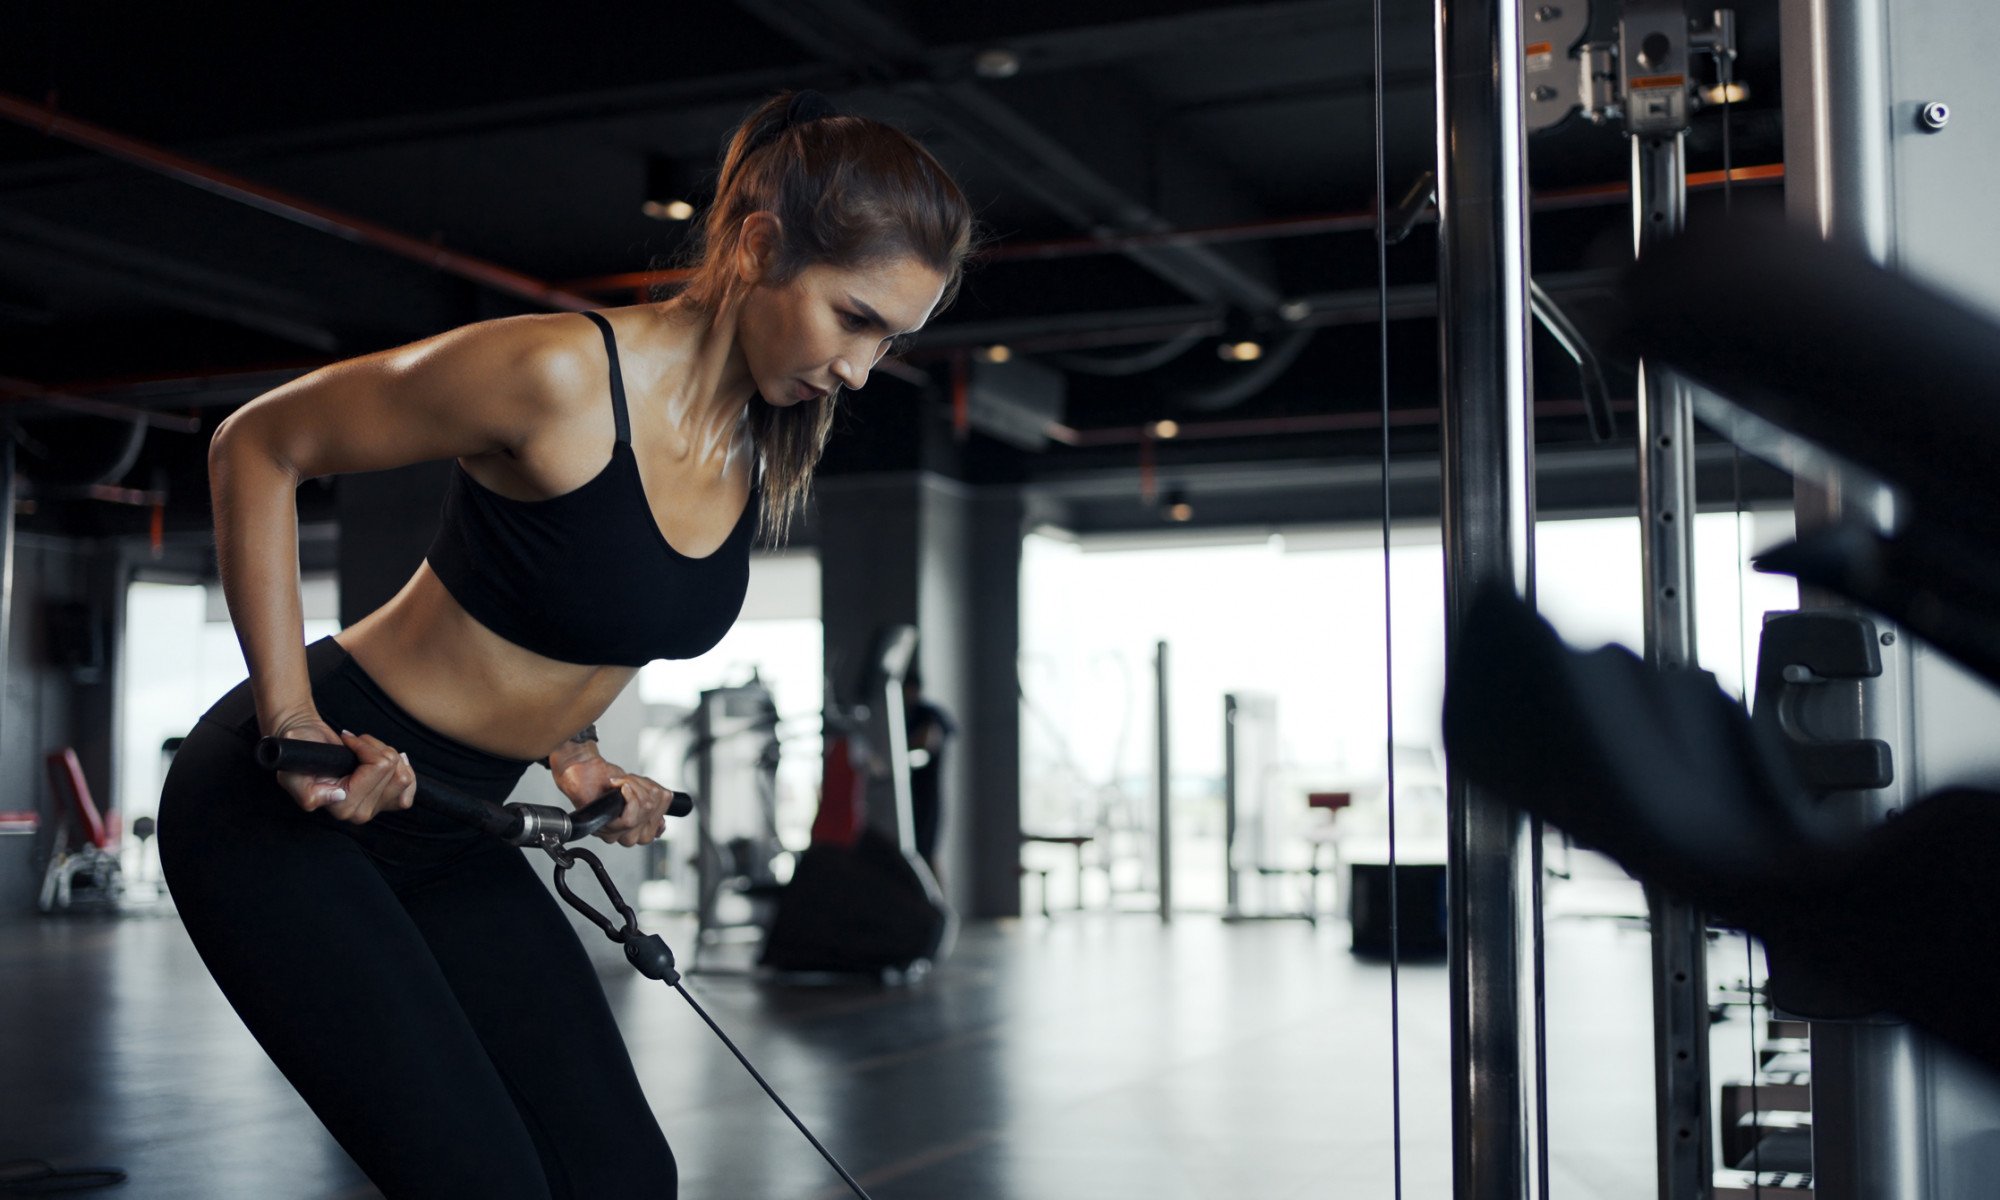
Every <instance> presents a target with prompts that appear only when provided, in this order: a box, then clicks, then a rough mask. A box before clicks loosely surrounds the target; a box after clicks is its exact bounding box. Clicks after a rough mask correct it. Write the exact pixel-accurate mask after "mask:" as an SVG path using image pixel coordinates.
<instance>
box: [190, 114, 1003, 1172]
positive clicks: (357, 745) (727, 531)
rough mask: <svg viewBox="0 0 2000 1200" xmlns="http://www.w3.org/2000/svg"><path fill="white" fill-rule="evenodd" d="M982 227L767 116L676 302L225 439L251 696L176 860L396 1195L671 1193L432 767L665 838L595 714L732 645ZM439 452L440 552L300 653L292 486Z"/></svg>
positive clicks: (480, 352)
mask: <svg viewBox="0 0 2000 1200" xmlns="http://www.w3.org/2000/svg"><path fill="white" fill-rule="evenodd" d="M970 232H971V218H970V213H969V210H968V208H967V206H966V203H965V200H964V197H963V196H962V195H961V194H960V193H959V190H958V188H957V186H956V185H955V184H954V183H953V182H952V181H951V179H950V177H949V176H948V175H947V174H946V173H945V171H944V169H943V168H942V167H940V166H939V165H938V163H937V161H936V160H935V159H933V158H932V157H931V156H930V154H929V153H928V152H926V151H925V150H924V149H923V148H922V147H921V146H919V145H918V144H917V143H916V142H914V141H913V140H911V139H910V138H909V137H908V136H907V135H904V134H903V133H901V132H899V131H897V130H895V129H893V128H890V127H888V126H886V125H882V124H880V123H877V122H873V121H868V120H864V119H861V118H856V117H847V116H840V115H837V114H835V113H834V112H833V111H832V109H831V107H830V106H829V105H827V104H826V102H825V100H824V99H822V98H820V97H818V96H817V95H816V94H814V93H810V92H808V93H800V94H798V95H781V96H778V97H776V98H774V99H772V100H770V101H769V102H767V103H766V104H764V105H763V106H762V107H761V108H759V109H758V110H757V111H756V112H755V113H753V114H752V115H751V116H750V117H749V118H748V119H747V120H746V121H745V122H744V124H743V126H742V127H741V128H739V129H738V130H737V132H736V134H735V136H734V137H733V138H732V140H731V142H730V145H729V148H728V151H727V152H726V154H725V157H724V160H723V165H722V170H721V174H720V177H719V179H718V182H717V188H716V200H715V203H714V205H713V207H712V209H711V211H710V213H709V214H708V216H707V218H706V220H705V224H704V228H703V242H702V254H701V257H700V259H699V261H698V264H697V266H696V268H695V271H694V274H693V277H692V279H691V280H690V282H689V284H688V286H687V288H686V289H685V290H684V291H683V292H682V293H681V294H680V295H679V296H678V297H676V298H675V299H674V300H672V301H670V302H668V303H665V304H661V305H640V306H635V307H631V308H624V309H617V310H612V311H609V312H606V313H602V314H597V313H591V314H582V315H578V314H567V313H566V314H556V315H546V316H539V315H538V316H525V317H514V318H509V319H506V320H500V321H492V322H486V323H483V324H478V325H473V326H468V327H466V328H463V329H458V330H454V331H452V332H449V333H445V334H441V335H439V336H437V337H434V338H431V339H429V340H427V341H423V342H419V343H417V344H415V345H413V346H407V347H404V348H402V349H398V350H391V351H386V352H383V353H380V354H374V355H369V356H366V357H363V358H358V359H354V360H352V361H349V362H344V363H339V364H336V365H334V366H331V367H328V368H326V369H324V370H320V371H316V372H314V373H312V374H310V375H307V376H305V377H304V378H301V379H299V380H297V381H295V382H293V383H290V384H287V385H285V386H284V387H281V388H278V389H277V390H275V391H272V392H270V393H268V394H266V395H264V396H262V397H259V398H258V399H257V400H256V401H254V402H252V403H250V404H248V405H246V406H245V407H244V408H243V409H242V410H241V411H239V412H237V413H236V414H234V415H233V416H231V417H230V418H229V419H228V420H227V421H225V422H224V423H223V424H222V426H221V427H220V428H219V429H217V430H216V434H215V439H214V442H213V445H212V447H211V449H210V453H209V461H210V472H211V486H212V490H213V494H214V503H215V521H216V544H217V550H218V556H219V560H220V566H221V574H222V580H223V587H224V591H225V593H226V594H227V596H228V600H229V610H230V616H231V619H232V620H233V622H234V623H235V626H236V631H237V635H238V638H239V640H240V641H241V643H242V646H243V652H244V657H245V659H246V661H247V662H248V664H249V668H250V677H249V679H248V680H247V681H246V682H245V683H244V684H243V685H241V686H239V687H238V688H237V689H236V690H235V691H233V692H231V693H230V694H229V695H227V696H225V697H223V699H222V700H220V701H219V702H217V704H216V705H215V707H214V708H212V709H210V710H209V712H208V713H207V714H206V715H204V716H203V717H202V719H201V721H200V722H199V723H198V724H197V725H196V727H195V730H194V731H193V733H192V734H191V735H190V736H189V738H188V739H187V741H186V743H185V744H184V745H183V746H182V748H181V750H180V752H179V754H178V755H177V756H176V758H175V761H174V765H173V769H172V771H171V772H170V773H169V776H168V779H167V783H166V787H165V792H164V795H163V797H162V800H161V806H160V849H161V855H162V859H163V861H164V863H165V867H166V873H167V877H168V880H169V882H170V883H171V885H172V889H173V894H174V898H175V901H176V903H177V905H178V907H179V909H180V911H181V914H182V917H183V918H184V920H185V922H186V925H187V928H188V932H189V935H190V936H191V938H192V939H193V941H194V943H195V946H196V948H197V949H198V950H199V951H200V952H201V955H202V958H203V960H204V962H206V963H207V965H208V967H209V970H210V971H211V973H213V974H214V976H215V979H216V982H217V983H218V984H219V985H221V987H222V990H223V992H224V994H225V995H227V996H228V997H229V1000H230V1003H231V1004H233V1005H234V1006H235V1008H236V1010H237V1012H238V1013H239V1014H240V1015H241V1016H242V1018H243V1020H244V1023H245V1024H246V1025H248V1026H249V1028H250V1030H251V1032H252V1033H253V1034H255V1035H256V1037H257V1039H258V1041H259V1042H260V1043H261V1044H262V1045H263V1046H264V1048H265V1050H266V1051H267V1052H268V1053H269V1054H270V1056H271V1058H272V1059H273V1061H275V1062H276V1063H277V1065H278V1066H279V1068H280V1069H281V1070H283V1071H284V1073H285V1075H286V1077H287V1078H288V1079H290V1080H291V1081H292V1083H293V1085H294V1086H295V1087H297V1088H298V1090H299V1092H300V1094H301V1095H302V1096H303V1097H304V1098H305V1100H306V1102H307V1103H308V1104H310V1105H311V1106H312V1108H313V1110H314V1112H316V1113H317V1114H318V1115H319V1117H320V1119H321V1120H322V1121H324V1122H325V1123H326V1125H327V1127H328V1129H329V1130H331V1131H332V1133H333V1134H334V1136H335V1137H336V1138H337V1139H339V1141H340V1143H341V1145H342V1146H343V1147H345V1148H346V1150H347V1151H348V1152H349V1153H350V1154H351V1155H352V1156H353V1158H354V1159H355V1161H356V1162H357V1163H359V1164H360V1166H361V1167H362V1169H363V1170H364V1171H366V1172H367V1173H368V1175H369V1177H370V1178H371V1179H373V1180H374V1181H375V1183H376V1185H377V1186H378V1187H379V1188H381V1190H382V1191H383V1192H384V1193H385V1194H386V1195H388V1196H391V1197H396V1196H415V1197H436V1196H446V1195H464V1196H481V1197H489V1198H491V1197H517V1196H518V1197H530V1196H532V1197H550V1196H577V1197H591V1198H592V1200H603V1198H609V1197H619V1196H638V1195H645V1196H662V1195H666V1196H671V1195H673V1194H674V1192H675V1186H676V1184H675V1168H674V1159H673V1155H672V1153H671V1151H670V1150H669V1149H668V1147H667V1143H666V1140H665V1138H664V1137H663V1136H662V1135H661V1133H660V1130H659V1127H658V1125H657V1123H656V1122H655V1121H654V1119H653V1117H652V1114H651V1112H650V1110H649V1109H648V1107H647V1105H646V1101H645V1097H644V1095H643V1094H642V1093H641V1091H640V1087H639V1083H638V1079H637V1077H636V1075H635V1074H634V1072H633V1068H632V1064H631V1061H630V1057H629V1055H628V1054H627V1053H626V1050H625V1046H624V1043H623V1041H622V1040H621V1039H620V1037H619V1034H618V1030H617V1027H616V1026H615V1024H614V1023H613V1021H612V1017H611V1012H610V1008H609V1006H608V1004H607V1003H606V1001H605V998H604V995H603V992H602V990H601V988H600V987H599V985H598V983H597V980H596V977H595V974H594V973H593V971H592V969H591V966H590V963H589V961H588V959H587V958H586V957H585V955H584V953H583V950H582V947H581V946H580V945H579V943H578V942H577V940H576V937H575V935H574V933H573V932H572V929H571V927H570V925H569V922H568V920H567V919H566V918H565V917H564V916H563V914H562V913H561V911H560V910H559V909H558V908H557V907H556V905H555V904H554V903H553V901H552V900H551V898H550V896H549V894H548V892H547V890H546V889H545V888H544V887H543V886H542V884H541V882H540V881H539V879H538V878H536V876H535V875H534V873H533V871H532V870H531V868H530V867H529V865H528V863H527V862H526V860H525V859H524V858H523V857H522V855H521V854H520V852H519V851H517V850H514V849H512V848H510V847H507V846H505V845H503V844H501V843H499V842H497V841H495V840H494V839H490V838H486V837H484V836H483V835H479V834H475V833H472V832H470V831H468V830H466V829H464V828H462V827H458V826H455V825H453V823H452V822H450V821H449V820H447V819H444V818H440V817H438V816H436V815H434V814H431V813H429V812H426V811H423V810H412V808H411V802H412V798H413V796H414V792H415V779H416V776H415V773H414V770H413V768H412V762H413V761H414V762H415V764H416V765H417V768H420V769H421V770H422V771H423V772H424V774H425V775H426V776H427V777H431V778H435V779H437V780H438V781H440V782H442V783H446V784H450V785H453V786H456V787H458V788H460V789H461V790H464V791H469V792H472V793H474V794H476V795H482V796H485V797H488V798H490V799H493V800H496V801H497V800H504V799H505V798H506V796H507V795H508V793H509V792H511V791H512V789H513V787H514V785H515V783H516V782H517V781H518V780H519V778H520V776H521V774H522V773H523V772H524V771H525V770H526V769H527V767H528V766H529V764H530V763H533V762H541V763H544V764H545V765H546V766H547V767H548V768H549V769H550V770H551V771H552V772H553V774H554V778H555V781H556V784H557V786H558V787H560V788H561V790H562V792H563V794H564V795H565V796H567V797H568V798H569V800H570V801H571V803H572V804H575V805H577V806H582V805H584V804H587V803H589V802H590V801H592V800H594V799H596V798H597V797H598V796H600V795H602V794H603V793H604V792H605V791H607V790H610V789H614V788H615V789H617V790H618V791H619V792H621V793H622V794H623V796H624V798H625V808H624V811H623V813H622V815H621V816H620V817H619V818H618V820H617V821H615V822H614V823H612V824H611V825H609V826H607V827H606V829H605V831H604V832H603V834H602V835H601V836H603V837H605V838H606V839H607V840H615V841H616V842H618V843H619V844H620V845H625V846H636V845H643V844H645V843H647V842H650V841H651V840H653V839H654V838H655V837H657V836H659V834H660V832H661V831H662V829H663V827H664V824H665V818H664V813H665V809H666V805H667V803H668V800H669V799H670V795H671V793H669V792H668V790H667V789H665V788H663V787H662V786H661V785H660V784H658V783H655V782H654V781H652V780H650V779H646V778H643V777H641V776H638V775H633V774H630V773H628V772H626V771H624V770H623V769H621V768H620V767H618V766H617V765H616V764H614V763H612V762H610V761H608V760H606V759H605V758H603V757H602V756H601V755H600V754H599V753H598V748H597V744H596V735H595V733H594V730H593V728H592V723H593V722H594V721H595V720H596V718H597V717H598V715H599V714H601V713H602V712H603V711H604V710H605V709H606V708H607V707H608V706H609V705H610V704H611V702H612V700H613V699H614V698H615V697H616V696H617V695H618V693H619V692H620V691H621V690H623V689H624V687H625V685H626V684H627V683H629V682H630V681H631V679H632V677H633V675H634V674H636V673H637V671H638V668H639V667H640V666H641V665H643V664H644V663H645V662H647V661H649V660H650V659H653V658H662V657H671V658H684V657H692V656H694V655H697V654H700V653H702V652H704V651H706V650H707V649H708V648H710V647H711V646H713V645H714V644H715V643H716V642H717V641H718V640H720V638H721V637H722V635H723V633H724V632H725V631H726V630H727V629H728V627H729V625H730V624H731V623H732V622H733V621H734V620H735V618H736V614H737V612H738V610H739V608H740V607H741V604H742V599H743V593H744V588H745V586H746V583H747V579H748V557H749V548H750V541H751V534H752V531H753V527H755V526H758V525H761V527H762V531H763V533H764V535H765V537H766V538H767V539H768V540H771V541H776V540H780V539H782V538H783V536H784V534H785V531H786V529H787V526H788V524H789V522H790V521H791V519H792V517H793V515H794V514H795V513H796V512H797V511H798V509H799V507H800V506H801V504H802V503H803V501H804V498H805V495H806V490H807V486H808V484H809V482H810V478H811V473H812V469H813V466H814V464H815V463H816V462H817V461H818V458H819V455H820V451H821V449H822V448H823V447H824V445H825V442H826V437H827V433H828V431H829V430H830V428H831V425H832V417H833V408H834V402H835V399H836V397H837V396H838V394H839V392H840V391H841V389H843V388H854V389H858V388H860V387H861V386H862V384H863V383H864V382H865V381H866V379H867V377H868V372H869V370H870V368H871V367H873V366H874V365H875V364H876V363H877V362H878V361H879V360H880V359H881V357H882V356H883V354H884V353H886V352H887V351H888V350H889V349H890V348H891V345H892V343H893V341H894V340H895V339H896V338H898V337H901V336H905V335H907V334H909V333H911V332H913V331H915V330H916V329H918V328H919V327H921V326H922V325H923V324H924V323H925V321H927V320H928V319H929V318H930V317H931V316H932V315H933V314H934V313H935V312H936V311H937V310H938V309H939V308H941V307H942V306H943V305H944V304H946V303H948V301H949V298H950V295H951V293H952V292H953V291H954V290H955V288H956V285H957V281H958V277H959V271H960V267H961V265H962V263H963V261H964V258H965V254H966V251H967V246H968V242H969V240H970ZM439 458H456V459H457V460H458V469H457V470H456V471H455V472H454V474H453V479H452V483H451V489H450V492H449V494H448V496H447V498H446V501H445V506H444V515H443V521H442V525H441V527H440V530H439V532H438V535H437V539H436V541H435V542H434V543H433V545H432V548H431V553H430V555H429V558H428V559H427V561H426V562H425V563H424V565H423V566H421V567H419V568H418V570H417V573H416V574H415V576H413V577H412V578H411V580H410V582H409V583H408V584H407V585H406V586H405V587H404V588H403V590H402V591H401V592H400V593H398V594H397V595H396V596H395V598H394V599H392V600H390V601H389V602H388V603H387V604H385V605H384V606H383V607H382V608H380V609H378V610H377V611H375V612H374V613H372V614H370V615H369V616H368V617H366V618H365V619H363V620H361V621H359V622H357V623H356V624H355V625H353V626H352V627H350V628H348V629H346V630H343V631H342V632H341V633H340V634H338V635H337V636H335V637H332V638H327V639H323V640H322V641H320V642H318V643H315V644H314V645H312V646H301V644H300V643H301V641H302V638H301V633H300V631H301V628H302V614H301V610H300V605H299V593H298V577H297V561H298V547H297V517H296V507H295V504H294V500H293V493H294V491H295V489H296V488H297V486H298V484H299V483H300V482H301V481H302V480H305V479H311V478H316V477H319V476H323V475H330V474H336V473H340V472H344V471H369V470H379V469H382V468H385V467H393V466H398V465H401V464H405V463H411V462H418V461H423V460H428V459H439ZM607 458H608V461H607ZM579 731H581V732H579ZM266 734H269V735H277V736H282V737H288V738H303V739H308V740H314V741H322V742H329V743H338V744H342V745H345V746H346V747H347V748H348V749H350V750H352V751H353V752H354V753H355V755H356V756H357V757H358V758H359V759H360V765H359V766H358V767H357V768H356V769H355V771H354V772H353V773H352V774H351V775H349V776H347V777H346V778H344V779H332V778H315V777H310V776H300V775H279V776H275V777H274V776H272V775H271V774H270V773H268V772H263V771H260V770H259V769H258V768H257V767H256V765H255V764H254V762H252V760H251V758H250V749H251V746H252V745H253V744H254V741H255V739H256V738H257V737H258V736H260V735H266Z"/></svg>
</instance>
